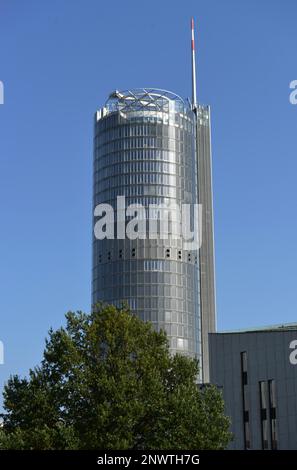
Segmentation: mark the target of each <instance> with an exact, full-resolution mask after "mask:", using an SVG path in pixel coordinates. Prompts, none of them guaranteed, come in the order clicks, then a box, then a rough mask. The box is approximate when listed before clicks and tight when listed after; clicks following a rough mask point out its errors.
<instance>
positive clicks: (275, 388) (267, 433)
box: [209, 324, 297, 450]
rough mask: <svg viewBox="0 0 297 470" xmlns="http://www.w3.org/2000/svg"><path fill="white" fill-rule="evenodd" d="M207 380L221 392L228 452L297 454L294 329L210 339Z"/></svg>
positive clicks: (296, 344) (296, 347)
mask: <svg viewBox="0 0 297 470" xmlns="http://www.w3.org/2000/svg"><path fill="white" fill-rule="evenodd" d="M209 336H210V345H209V347H210V380H211V382H212V383H214V384H216V385H218V386H219V387H222V391H223V397H224V401H225V412H226V414H227V415H228V416H230V418H231V431H232V433H233V435H234V440H233V441H232V442H231V444H230V448H231V449H264V450H265V449H272V450H277V449H291V450H292V449H295V450H296V449H297V324H295V325H287V326H281V327H273V328H268V329H263V330H261V329H259V330H254V331H253V330H252V331H245V332H231V333H214V334H210V335H209Z"/></svg>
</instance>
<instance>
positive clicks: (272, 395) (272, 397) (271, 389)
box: [268, 380, 277, 450]
mask: <svg viewBox="0 0 297 470" xmlns="http://www.w3.org/2000/svg"><path fill="white" fill-rule="evenodd" d="M268 393H269V409H270V435H271V448H272V450H277V422H276V391H275V380H269V381H268Z"/></svg>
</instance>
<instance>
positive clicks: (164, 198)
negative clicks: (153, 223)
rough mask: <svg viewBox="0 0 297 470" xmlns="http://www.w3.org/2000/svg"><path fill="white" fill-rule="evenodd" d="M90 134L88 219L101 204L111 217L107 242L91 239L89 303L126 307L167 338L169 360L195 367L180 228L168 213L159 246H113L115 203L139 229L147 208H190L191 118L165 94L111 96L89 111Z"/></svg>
mask: <svg viewBox="0 0 297 470" xmlns="http://www.w3.org/2000/svg"><path fill="white" fill-rule="evenodd" d="M94 132H95V135H94V193H93V195H94V199H93V204H94V211H95V208H96V207H97V206H98V205H100V204H103V203H104V204H109V205H110V206H112V207H113V208H114V209H115V217H114V219H111V221H110V224H114V239H110V237H106V238H103V239H97V238H96V237H95V235H94V239H93V287H92V302H93V304H95V303H96V302H98V301H105V302H107V303H113V304H116V305H119V304H121V303H122V302H123V301H126V302H127V303H128V304H129V305H130V307H131V310H132V311H133V312H135V313H136V314H137V315H138V316H139V317H140V318H141V319H143V320H144V321H150V322H152V323H153V324H154V326H155V328H156V329H157V330H159V329H164V330H165V331H166V332H167V335H168V338H169V341H170V348H171V351H172V352H173V353H176V352H179V353H182V354H186V355H190V356H192V357H193V356H196V357H197V358H198V359H201V319H200V304H199V297H200V295H199V285H200V281H199V251H198V250H193V249H191V250H188V249H187V248H186V246H187V245H186V244H185V241H184V240H183V238H182V237H180V238H178V237H175V236H174V234H175V230H177V227H178V226H179V225H181V224H180V223H179V222H178V223H177V224H175V223H174V220H175V216H174V211H172V213H171V215H170V216H169V225H168V227H169V234H168V237H167V238H162V237H160V236H158V237H150V236H149V233H148V232H147V236H146V237H144V236H139V237H138V238H136V239H131V238H128V237H127V236H125V238H121V239H119V238H118V237H117V234H118V232H120V229H119V228H118V225H117V220H116V217H117V212H116V207H117V197H118V196H125V203H126V206H129V205H131V204H138V205H140V204H141V205H142V206H144V207H145V215H146V217H147V220H146V228H147V226H148V224H149V222H150V220H153V219H154V218H156V219H158V215H156V213H157V212H158V211H157V212H156V211H155V212H154V210H152V209H151V207H152V206H151V205H160V204H163V205H164V206H168V205H169V204H170V205H171V204H176V205H178V206H179V207H181V205H182V204H190V205H193V204H195V203H197V164H196V150H195V116H194V113H193V111H192V110H191V108H190V106H189V105H188V104H186V103H185V102H184V101H183V100H182V99H181V98H180V97H178V96H177V95H175V94H173V93H170V92H168V91H164V90H157V89H136V90H129V91H122V92H118V91H116V92H114V93H112V94H111V95H110V97H109V98H108V100H107V102H106V103H105V106H104V107H103V108H102V109H101V110H100V111H97V113H96V115H95V131H94ZM149 207H150V209H149ZM158 213H159V214H160V213H161V212H158ZM95 214H97V215H95V216H94V224H96V222H97V221H98V212H97V213H96V211H95ZM128 222H129V217H128V219H126V226H127V223H128ZM157 223H158V224H160V220H159V221H158V222H157Z"/></svg>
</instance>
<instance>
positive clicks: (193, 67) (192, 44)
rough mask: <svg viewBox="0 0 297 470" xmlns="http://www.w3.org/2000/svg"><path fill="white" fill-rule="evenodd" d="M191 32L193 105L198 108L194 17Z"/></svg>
mask: <svg viewBox="0 0 297 470" xmlns="http://www.w3.org/2000/svg"><path fill="white" fill-rule="evenodd" d="M191 32H192V41H191V48H192V106H193V110H195V109H196V108H197V94H196V61H195V34H194V18H192V19H191Z"/></svg>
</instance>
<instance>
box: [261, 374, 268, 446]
mask: <svg viewBox="0 0 297 470" xmlns="http://www.w3.org/2000/svg"><path fill="white" fill-rule="evenodd" d="M259 386H260V390H259V392H260V420H261V436H262V449H264V450H266V449H268V448H269V443H268V419H267V418H268V416H267V414H268V413H267V411H268V406H267V405H268V403H267V382H264V381H261V382H259Z"/></svg>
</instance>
